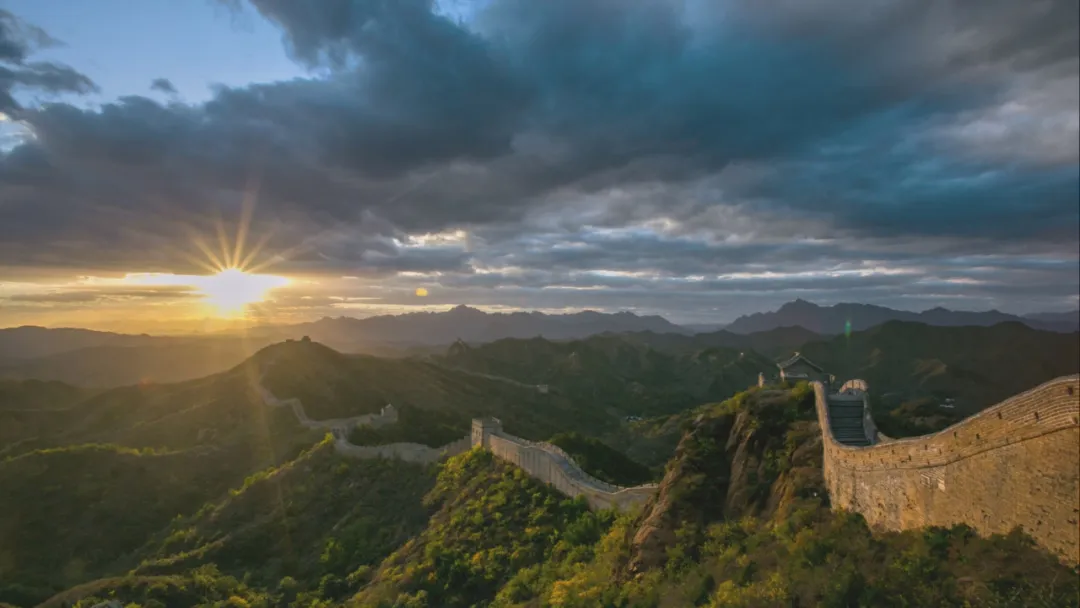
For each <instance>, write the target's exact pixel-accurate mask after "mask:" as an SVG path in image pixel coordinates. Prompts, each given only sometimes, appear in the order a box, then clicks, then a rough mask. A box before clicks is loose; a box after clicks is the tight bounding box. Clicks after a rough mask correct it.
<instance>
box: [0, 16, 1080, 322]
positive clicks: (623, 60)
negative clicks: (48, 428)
mask: <svg viewBox="0 0 1080 608" xmlns="http://www.w3.org/2000/svg"><path fill="white" fill-rule="evenodd" d="M234 4H235V3H234ZM252 4H253V5H254V7H255V8H256V9H257V10H258V11H259V12H260V13H261V14H262V15H263V16H264V17H266V18H267V19H269V20H270V21H272V22H274V23H276V24H277V25H278V26H279V27H280V28H281V30H282V32H283V37H284V41H285V43H286V45H287V48H288V49H289V51H290V53H291V54H292V55H293V56H294V57H295V58H296V59H297V60H298V61H300V62H302V63H303V64H305V65H307V66H308V67H310V68H312V70H313V73H316V74H318V76H312V77H310V78H300V79H294V80H290V81H284V82H276V83H268V84H257V85H251V86H248V87H242V88H227V87H222V88H219V89H218V91H217V92H216V94H215V95H214V97H213V99H211V100H210V101H208V102H206V103H205V104H199V105H191V104H184V103H179V102H175V101H174V102H170V103H164V104H163V103H158V102H156V101H153V100H150V99H147V98H143V97H129V98H124V99H120V100H117V101H116V102H114V103H111V104H107V105H105V106H103V107H101V108H100V109H96V110H87V109H79V108H76V107H74V106H71V105H66V104H51V105H48V106H42V107H36V108H33V109H29V110H25V111H22V112H20V114H19V119H20V120H21V121H23V123H24V124H25V125H27V127H28V128H29V129H30V130H31V131H32V133H33V135H34V138H33V139H28V140H27V141H26V142H25V143H23V144H22V145H21V146H18V147H16V148H14V149H13V150H11V151H10V152H7V153H0V201H2V202H0V257H2V258H3V259H4V261H5V263H6V264H10V265H13V266H34V267H41V268H52V269H55V268H58V267H60V268H73V269H74V268H79V267H83V268H94V269H103V270H113V271H119V270H142V271H157V270H160V271H177V272H192V271H197V269H198V264H197V263H195V261H194V259H195V258H203V259H205V258H206V255H205V254H204V253H203V252H202V250H203V249H205V248H207V246H209V248H210V249H213V250H215V251H216V250H219V249H220V247H219V245H218V244H217V243H218V230H219V229H218V225H219V223H223V225H224V226H226V232H228V233H229V234H230V235H231V234H234V231H235V226H236V224H237V223H238V222H239V221H240V218H241V217H242V216H243V215H244V208H245V207H244V201H245V200H257V205H256V206H255V214H254V220H253V222H252V226H251V231H250V234H251V235H253V236H252V237H251V238H250V239H249V245H250V244H252V243H253V242H255V241H256V240H258V239H259V238H265V239H266V241H265V243H264V248H263V250H262V253H260V255H259V258H260V259H270V256H271V255H272V254H275V253H276V254H282V255H281V259H280V260H279V261H278V263H277V264H276V265H275V269H276V270H278V271H280V272H292V273H305V274H319V273H325V274H329V275H333V274H337V275H341V274H348V275H354V276H360V277H373V276H377V277H383V278H393V277H395V276H399V273H412V274H417V275H424V276H431V277H437V279H433V280H436V282H439V283H441V284H444V285H446V286H448V291H449V292H450V293H457V294H460V293H465V292H464V291H461V290H465V289H491V288H493V287H496V286H500V285H506V286H511V285H516V286H517V287H518V288H520V289H523V290H530V289H537V290H543V288H544V287H545V285H546V286H547V287H548V288H549V291H550V290H551V289H555V290H559V289H560V285H561V286H563V287H565V288H566V289H565V290H562V291H559V293H560V294H562V296H565V297H567V298H570V296H567V295H566V293H564V292H567V291H568V290H570V289H579V290H580V291H579V292H577V293H578V295H574V296H573V297H574V298H606V297H609V295H610V297H618V296H620V295H622V296H625V297H627V298H644V299H646V300H648V301H656V302H657V304H656V306H658V307H659V306H660V304H659V302H660V300H662V299H663V298H665V297H666V298H669V300H668V301H670V302H671V303H672V304H671V306H673V307H675V306H676V301H677V299H678V297H682V296H679V295H678V294H677V293H675V292H676V291H677V292H678V293H686V294H708V293H712V294H714V295H715V294H737V293H745V294H750V293H754V294H758V295H759V296H760V295H761V294H764V293H767V292H768V291H769V290H772V289H776V290H781V291H783V292H784V293H785V294H786V295H784V296H782V297H788V296H789V295H791V294H795V293H802V292H803V290H813V289H815V286H817V287H816V288H817V289H819V290H821V289H827V290H837V291H839V290H843V291H844V292H846V293H864V294H866V295H867V297H870V296H874V297H885V296H881V295H880V294H882V293H885V292H889V293H891V294H893V296H894V297H895V296H896V294H899V293H901V292H903V291H905V290H907V291H908V293H909V294H912V296H911V297H913V298H915V297H925V298H930V297H931V296H933V294H937V295H939V296H940V297H941V298H949V297H952V295H951V294H952V293H953V291H957V292H965V293H968V294H972V297H975V296H976V295H978V297H980V298H982V297H985V298H1018V297H1019V295H1018V294H1019V292H1016V293H1013V292H1010V291H1009V290H1008V289H1006V287H1005V286H994V285H997V284H996V283H986V282H983V283H972V282H970V281H969V282H966V283H965V282H963V281H959V282H949V281H950V280H953V279H963V278H965V277H962V276H954V275H953V274H950V273H951V272H952V271H950V270H948V268H947V267H948V264H947V263H946V262H942V261H941V260H948V259H965V258H968V257H971V256H978V255H985V254H999V253H1000V254H1003V255H1005V256H1007V259H998V260H994V261H993V262H992V263H991V264H990V266H991V267H993V268H996V269H1000V270H1001V272H1002V276H1007V277H1008V278H1009V280H1010V281H1012V284H1022V285H1024V288H1025V289H1028V290H1029V291H1030V290H1032V289H1037V290H1041V291H1040V292H1039V293H1041V294H1043V295H1044V296H1045V297H1046V298H1060V297H1063V296H1062V294H1061V291H1062V289H1065V290H1066V291H1068V290H1070V289H1071V290H1072V291H1071V292H1069V293H1075V292H1076V290H1077V289H1078V287H1077V281H1076V280H1075V278H1073V277H1070V276H1068V273H1069V272H1072V271H1074V270H1075V264H1074V263H1073V261H1074V260H1075V259H1076V256H1075V250H1076V246H1077V231H1078V227H1080V213H1078V211H1077V206H1076V201H1077V200H1078V198H1080V185H1078V184H1080V170H1078V159H1077V152H1076V149H1077V145H1076V144H1077V132H1078V128H1080V127H1078V125H1077V109H1076V108H1077V103H1078V101H1077V95H1078V94H1077V92H1076V91H1077V84H1078V83H1077V65H1078V57H1077V31H1078V27H1077V14H1076V12H1077V4H1076V2H1075V1H1074V0H1073V1H1071V2H1069V1H1053V2H1014V1H1011V0H987V1H985V2H980V3H970V2H961V1H958V0H957V1H953V0H948V1H943V2H939V1H934V2H931V1H930V0H916V1H903V2H901V1H899V0H896V1H892V0H886V1H884V2H876V3H872V4H870V5H867V6H866V7H863V9H861V10H852V9H851V5H850V3H848V2H843V1H841V0H812V1H809V2H796V1H795V0H771V1H769V2H749V1H748V0H747V1H744V0H737V1H735V2H730V3H725V5H724V10H723V11H719V10H718V7H719V5H716V4H714V3H708V2H696V3H695V2H691V3H684V2H676V1H674V0H642V1H639V2H634V3H625V2H618V1H616V0H548V1H545V2H535V1H533V0H491V1H490V2H487V3H484V5H483V7H482V8H480V9H478V11H477V13H476V15H475V16H474V17H472V18H471V19H470V20H468V21H464V22H462V21H459V20H457V19H455V18H451V17H448V16H447V15H445V14H443V13H442V12H441V11H440V9H439V6H438V5H437V4H436V3H435V2H433V1H429V0H398V1H394V2H390V1H360V0H331V1H327V2H319V3H298V2H291V1H287V0H252ZM8 17H9V19H8V20H5V19H4V14H0V60H6V61H7V63H8V64H11V65H12V66H14V67H12V68H10V69H8V72H10V74H9V75H8V76H6V78H7V80H5V72H3V71H0V97H2V94H3V92H4V91H9V90H10V89H11V88H12V87H14V86H15V85H16V84H19V85H23V86H29V85H31V84H33V85H34V86H37V87H38V88H40V89H43V90H52V91H78V90H85V87H86V86H90V84H91V83H89V81H88V80H86V81H85V82H82V84H81V85H80V84H79V83H80V81H79V80H78V74H77V73H76V72H73V71H68V72H65V71H64V70H68V68H63V69H61V68H59V67H58V66H47V64H29V63H27V62H26V57H27V56H28V53H29V52H30V51H31V50H32V48H33V47H34V43H32V37H27V36H26V35H25V34H19V33H18V31H17V30H16V29H12V28H13V27H14V26H12V25H9V23H12V24H14V23H17V22H16V21H14V20H12V19H11V18H10V16H8ZM20 31H21V30H20ZM35 65H36V66H37V67H33V66H35ZM3 69H7V68H3V67H2V66H0V70H3ZM31 72H32V73H33V75H31ZM16 73H17V74H18V75H15V74H16ZM5 82H7V83H8V84H7V85H5V84H4V83H5ZM80 87H81V88H80ZM151 88H152V89H154V90H158V91H163V92H174V89H173V88H172V86H171V84H170V83H169V82H168V81H167V80H164V79H159V80H155V81H154V83H153V84H152V86H151ZM2 103H3V100H2V98H0V104H2ZM13 103H14V101H13V100H12V101H11V102H10V104H13ZM10 107H14V106H13V105H11V106H10ZM3 109H4V106H3V105H0V110H3ZM458 229H460V230H463V231H464V232H465V233H466V234H467V235H469V238H468V239H466V240H465V241H463V242H454V243H451V244H449V245H448V244H446V243H436V244H423V243H421V244H419V245H418V244H416V243H413V242H411V241H410V239H412V238H413V237H419V236H421V235H423V234H425V233H429V234H439V233H448V232H452V231H454V230H458ZM436 241H437V239H436ZM432 242H435V241H432ZM1025 255H1028V256H1030V255H1037V256H1042V258H1043V259H1058V260H1064V261H1065V262H1066V266H1065V267H1063V268H1044V269H1042V270H1039V271H1037V273H1036V274H1037V276H1038V277H1040V278H1039V281H1041V282H1038V283H1036V284H1029V283H1028V282H1026V281H1025V278H1024V277H1025V276H1027V275H1024V274H1023V273H1022V272H1019V271H1017V272H1009V271H1007V269H1008V268H1009V264H1015V263H1019V262H1017V260H1022V259H1024V256H1025ZM1010 256H1011V257H1010ZM1047 256H1050V257H1047ZM1055 256H1056V257H1055ZM873 267H878V268H881V269H885V270H889V269H893V270H895V269H901V268H911V269H914V270H913V271H912V273H897V274H887V273H885V274H881V277H879V278H876V279H875V278H874V276H875V275H873V273H872V272H871V273H870V274H868V275H866V276H863V275H858V274H849V275H838V276H837V277H831V278H830V277H829V276H826V275H821V274H820V272H827V271H830V270H838V271H854V270H858V269H859V268H863V269H864V270H866V269H870V268H873ZM508 268H509V269H514V270H513V271H507V272H503V271H501V270H499V269H508ZM815 270H816V271H820V272H819V274H812V273H811V271H815ZM593 271H607V272H608V274H607V275H604V274H602V273H600V274H597V272H593ZM635 271H636V272H639V273H640V276H631V277H627V276H617V275H612V274H611V273H612V272H635ZM768 272H772V273H773V274H776V275H778V276H781V277H789V278H775V277H774V278H760V277H764V276H765V274H766V273H768ZM800 272H803V273H811V274H807V275H805V277H804V278H799V277H798V276H797V275H798V273H800ZM868 272H869V270H868ZM1032 272H1035V271H1032ZM590 273H592V274H590ZM698 275H700V276H702V277H704V278H702V279H700V280H696V281H685V280H680V279H679V277H684V278H685V277H687V276H698ZM742 275H746V276H750V277H754V276H757V277H759V278H758V279H747V281H750V282H749V283H747V282H746V281H742V279H738V278H737V277H738V276H742ZM939 275H940V276H939ZM733 277H735V278H733ZM920 277H924V278H926V280H927V281H929V282H928V283H925V284H920V283H919V282H918V281H919V279H920ZM1048 277H1049V278H1048ZM399 278H401V280H402V281H403V283H402V285H406V284H411V283H410V281H412V278H410V276H406V275H401V276H400V277H399ZM938 278H940V279H941V281H937V279H938ZM597 280H599V281H601V282H602V283H603V285H602V286H601V287H602V289H598V290H591V291H590V290H588V289H580V288H582V287H596V285H591V284H586V283H588V282H589V281H597ZM754 281H757V282H756V283H755V282H754ZM875 281H877V282H875ZM934 281H937V282H934ZM988 285H990V286H993V287H988ZM454 286H456V287H454ZM650 286H651V287H650ZM748 286H749V287H748ZM825 286H828V287H827V288H826V287H825ZM450 287H453V289H457V290H459V291H453V289H449V288H450ZM402 289H403V290H404V291H403V293H404V292H407V291H409V290H408V289H405V287H403V288H402ZM649 289H660V290H662V291H663V293H662V294H660V295H656V294H653V295H649V294H648V293H647V292H648V290H649ZM860 290H861V291H860ZM875 290H877V291H875ZM889 290H891V291H889ZM965 290H966V291H965ZM980 290H985V293H984V291H980ZM502 292H503V290H500V293H502ZM601 292H603V295H602V294H601ZM433 293H435V292H434V290H433ZM875 294H878V295H875ZM979 294H983V295H979ZM1066 295H1068V294H1066ZM492 297H495V296H492ZM499 297H502V296H499ZM522 297H524V296H522ZM544 297H545V298H547V297H549V296H544ZM685 297H686V298H688V299H687V302H694V303H696V304H695V305H700V301H699V297H698V295H687V296H685ZM701 297H704V296H701ZM731 297H738V296H736V295H731ZM778 297H780V296H778ZM658 298H659V299H658ZM596 301H597V302H599V301H600V300H599V299H598V300H596ZM943 301H944V300H943Z"/></svg>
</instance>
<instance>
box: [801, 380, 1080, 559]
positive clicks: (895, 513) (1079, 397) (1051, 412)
mask: <svg viewBox="0 0 1080 608" xmlns="http://www.w3.org/2000/svg"><path fill="white" fill-rule="evenodd" d="M815 392H816V401H817V404H816V407H817V414H818V420H819V422H820V423H821V427H822V432H823V435H824V446H825V460H824V468H825V482H826V485H827V486H828V489H829V494H830V497H831V500H832V504H833V505H834V506H835V507H838V508H842V509H848V510H851V511H856V512H859V513H861V514H862V515H863V517H865V518H866V520H867V522H869V523H870V524H871V525H873V526H880V527H882V528H886V529H893V530H898V529H905V528H918V527H924V526H950V525H953V524H958V523H966V524H968V525H970V526H971V527H973V528H974V529H976V530H977V531H979V532H980V533H983V534H994V533H999V534H1004V533H1007V532H1009V531H1010V530H1012V529H1013V528H1015V527H1017V526H1019V527H1021V528H1022V529H1023V530H1024V531H1026V532H1027V533H1028V534H1030V535H1031V536H1032V538H1034V539H1035V541H1036V542H1038V543H1039V544H1040V545H1042V546H1043V547H1045V548H1046V549H1048V550H1050V551H1051V552H1053V553H1055V554H1057V555H1058V556H1059V557H1060V558H1061V559H1062V561H1064V562H1066V563H1071V564H1077V563H1080V524H1078V521H1077V518H1078V514H1080V376H1068V377H1064V378H1058V379H1056V380H1052V381H1050V382H1047V383H1045V384H1043V385H1040V386H1038V387H1036V388H1033V389H1031V390H1029V391H1027V392H1024V393H1021V394H1019V395H1016V396H1014V397H1012V398H1010V399H1007V400H1005V401H1003V402H1001V403H999V404H997V405H995V406H993V407H991V408H988V409H986V410H984V411H982V412H980V413H978V414H976V415H974V416H972V417H970V418H968V419H966V420H964V421H962V422H960V423H958V424H956V425H954V426H952V427H949V428H947V429H945V430H943V431H941V432H939V433H935V434H933V435H926V436H923V437H915V438H910V439H901V440H895V441H889V442H885V443H879V444H877V445H873V446H869V447H861V448H860V447H851V446H845V445H842V444H840V443H837V442H836V441H835V440H834V439H833V437H832V434H831V431H830V430H829V421H828V415H827V403H826V395H825V389H824V387H823V386H822V385H821V384H820V383H818V384H815Z"/></svg>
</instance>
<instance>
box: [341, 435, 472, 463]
mask: <svg viewBox="0 0 1080 608" xmlns="http://www.w3.org/2000/svg"><path fill="white" fill-rule="evenodd" d="M470 446H471V442H470V441H469V438H468V437H462V438H461V439H458V440H457V441H453V442H450V443H448V444H446V445H444V446H442V447H439V448H432V447H428V446H426V445H423V444H419V443H388V444H385V445H370V446H369V445H354V444H352V443H349V442H348V441H347V440H346V439H344V438H343V437H341V436H335V439H334V449H335V450H336V451H337V452H338V453H339V454H342V455H343V456H348V457H350V458H395V459H397V460H404V461H405V462H416V463H420V464H429V463H432V462H437V461H439V460H441V459H443V458H449V457H451V456H456V455H458V454H461V453H462V452H466V451H468V450H469V448H470Z"/></svg>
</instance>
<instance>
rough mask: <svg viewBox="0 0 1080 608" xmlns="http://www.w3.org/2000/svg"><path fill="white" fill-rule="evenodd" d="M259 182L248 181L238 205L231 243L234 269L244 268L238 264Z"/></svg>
mask: <svg viewBox="0 0 1080 608" xmlns="http://www.w3.org/2000/svg"><path fill="white" fill-rule="evenodd" d="M260 183H261V180H259V179H258V178H255V177H252V178H251V179H249V180H248V185H247V188H245V189H244V200H243V201H242V202H241V203H240V222H239V223H238V224H237V226H236V242H235V243H233V255H232V263H233V265H234V266H235V267H238V268H241V269H243V268H244V264H242V263H241V262H240V259H241V257H242V256H243V255H244V244H245V241H247V235H248V228H249V227H250V225H251V216H252V215H253V214H254V212H255V202H256V200H257V199H258V197H259V186H260Z"/></svg>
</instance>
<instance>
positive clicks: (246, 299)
mask: <svg viewBox="0 0 1080 608" xmlns="http://www.w3.org/2000/svg"><path fill="white" fill-rule="evenodd" d="M194 283H195V287H196V288H197V289H198V290H199V293H201V294H202V295H203V297H204V299H203V301H204V303H206V304H207V305H208V306H210V307H211V308H213V309H214V310H215V311H216V312H217V314H218V315H220V316H222V317H237V316H242V315H243V314H244V313H245V312H246V311H247V308H248V306H250V305H252V304H257V303H259V302H263V301H264V300H265V299H266V295H267V294H268V293H269V292H270V290H271V289H275V288H277V287H284V286H285V285H288V284H289V280H288V279H286V278H285V277H279V276H275V275H271V274H252V273H248V272H244V271H243V270H240V269H239V268H226V269H224V270H222V271H220V272H218V273H217V274H213V275H208V276H200V277H197V279H196V280H195V281H194Z"/></svg>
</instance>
